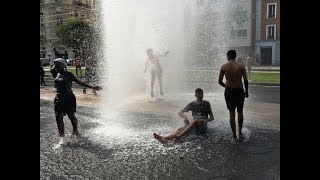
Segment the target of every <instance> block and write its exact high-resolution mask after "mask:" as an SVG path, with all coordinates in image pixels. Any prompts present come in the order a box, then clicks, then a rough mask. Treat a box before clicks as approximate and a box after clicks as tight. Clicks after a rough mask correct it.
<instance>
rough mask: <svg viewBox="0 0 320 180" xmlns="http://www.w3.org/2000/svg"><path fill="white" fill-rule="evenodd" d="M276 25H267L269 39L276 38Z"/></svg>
mask: <svg viewBox="0 0 320 180" xmlns="http://www.w3.org/2000/svg"><path fill="white" fill-rule="evenodd" d="M275 34H276V25H267V37H266V38H267V39H275V38H276V36H275Z"/></svg>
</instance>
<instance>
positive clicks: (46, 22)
mask: <svg viewBox="0 0 320 180" xmlns="http://www.w3.org/2000/svg"><path fill="white" fill-rule="evenodd" d="M94 11H95V2H94V0H40V57H43V58H48V59H50V60H51V63H52V61H53V60H54V59H55V58H58V57H65V58H74V52H73V50H72V49H70V48H67V47H65V46H64V45H63V44H61V43H60V42H59V38H58V37H57V35H56V30H57V28H58V27H59V26H61V25H62V24H63V23H64V22H65V21H67V20H72V19H80V20H84V21H87V22H88V23H89V24H90V25H91V26H93V27H94V26H95V22H96V19H95V12H94Z"/></svg>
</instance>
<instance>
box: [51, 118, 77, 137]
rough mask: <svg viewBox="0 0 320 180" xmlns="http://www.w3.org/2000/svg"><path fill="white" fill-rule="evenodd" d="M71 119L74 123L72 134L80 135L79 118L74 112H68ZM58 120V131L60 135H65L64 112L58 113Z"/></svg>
mask: <svg viewBox="0 0 320 180" xmlns="http://www.w3.org/2000/svg"><path fill="white" fill-rule="evenodd" d="M68 117H69V119H70V120H71V124H72V134H74V135H77V136H78V135H79V132H78V120H77V118H76V116H75V115H74V114H68ZM56 121H57V125H58V131H59V135H60V137H64V122H63V114H58V115H56Z"/></svg>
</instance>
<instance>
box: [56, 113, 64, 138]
mask: <svg viewBox="0 0 320 180" xmlns="http://www.w3.org/2000/svg"><path fill="white" fill-rule="evenodd" d="M56 121H57V126H58V131H59V135H60V137H64V123H63V114H56Z"/></svg>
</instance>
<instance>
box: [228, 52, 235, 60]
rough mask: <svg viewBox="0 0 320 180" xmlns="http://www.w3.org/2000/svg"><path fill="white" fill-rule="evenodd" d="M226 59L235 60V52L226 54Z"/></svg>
mask: <svg viewBox="0 0 320 180" xmlns="http://www.w3.org/2000/svg"><path fill="white" fill-rule="evenodd" d="M227 57H228V59H235V58H236V57H237V53H236V51H235V50H229V51H228V52H227Z"/></svg>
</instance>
